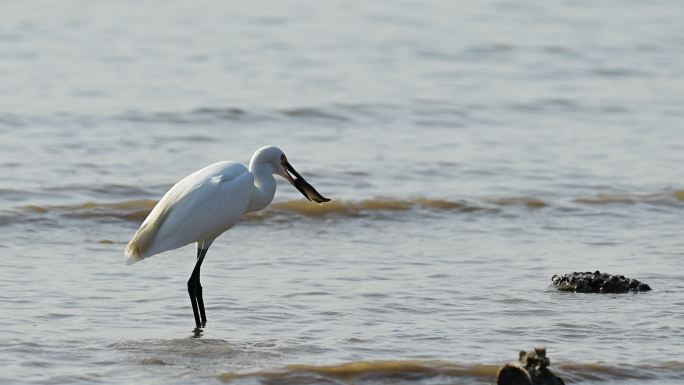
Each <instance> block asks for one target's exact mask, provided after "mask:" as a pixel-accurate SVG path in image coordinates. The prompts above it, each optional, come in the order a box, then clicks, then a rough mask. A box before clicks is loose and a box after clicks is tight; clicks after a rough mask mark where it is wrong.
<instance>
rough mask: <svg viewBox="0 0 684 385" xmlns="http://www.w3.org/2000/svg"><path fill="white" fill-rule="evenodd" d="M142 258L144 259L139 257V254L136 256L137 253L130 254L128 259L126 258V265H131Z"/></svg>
mask: <svg viewBox="0 0 684 385" xmlns="http://www.w3.org/2000/svg"><path fill="white" fill-rule="evenodd" d="M143 259H145V257H139V256H137V255H131V256H130V257H128V259H127V260H126V264H127V265H132V264H134V263H136V262H140V261H142V260H143Z"/></svg>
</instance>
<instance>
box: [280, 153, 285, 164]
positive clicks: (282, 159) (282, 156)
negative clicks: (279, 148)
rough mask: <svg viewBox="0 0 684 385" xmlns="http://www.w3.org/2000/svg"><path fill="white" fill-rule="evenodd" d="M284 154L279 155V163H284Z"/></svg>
mask: <svg viewBox="0 0 684 385" xmlns="http://www.w3.org/2000/svg"><path fill="white" fill-rule="evenodd" d="M285 160H286V159H285V154H283V155H281V156H280V163H285Z"/></svg>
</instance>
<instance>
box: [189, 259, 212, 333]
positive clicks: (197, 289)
mask: <svg viewBox="0 0 684 385" xmlns="http://www.w3.org/2000/svg"><path fill="white" fill-rule="evenodd" d="M206 254H207V249H202V248H199V247H198V248H197V263H195V268H194V269H193V270H192V275H190V279H189V280H188V294H189V295H190V303H191V304H192V314H193V315H194V316H195V325H197V327H200V326H202V325H204V324H206V322H207V316H206V315H205V314H204V300H203V299H202V286H201V285H200V267H201V266H202V261H204V256H205V255H206ZM198 310H199V311H198ZM200 312H201V315H202V320H201V321H202V322H201V323H200Z"/></svg>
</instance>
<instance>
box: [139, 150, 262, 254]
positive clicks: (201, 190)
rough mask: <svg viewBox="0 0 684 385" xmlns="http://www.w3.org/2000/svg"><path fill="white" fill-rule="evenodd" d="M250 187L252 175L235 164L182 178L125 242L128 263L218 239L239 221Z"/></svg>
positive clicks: (211, 167) (231, 163)
mask: <svg viewBox="0 0 684 385" xmlns="http://www.w3.org/2000/svg"><path fill="white" fill-rule="evenodd" d="M253 186H254V181H253V178H252V174H251V173H250V172H249V171H248V170H247V168H245V167H244V166H243V165H241V164H239V163H234V162H220V163H216V164H213V165H211V166H208V167H206V168H204V169H202V170H199V171H197V172H195V173H193V174H190V175H188V176H187V177H185V178H183V180H181V181H180V182H178V183H176V184H175V185H174V186H173V187H172V188H171V189H170V190H169V191H168V192H167V193H166V194H165V195H164V197H163V198H162V199H161V200H160V201H159V203H157V205H156V206H155V207H154V209H153V210H152V212H151V213H150V215H148V217H147V218H146V219H145V221H144V222H143V224H142V225H141V226H140V229H138V231H137V232H136V234H135V235H134V236H133V238H132V239H131V241H130V242H129V243H128V246H127V247H126V255H128V256H129V257H130V258H129V263H135V262H137V261H139V260H141V259H142V258H145V257H149V256H151V255H154V254H157V253H160V252H162V251H166V250H171V249H174V248H178V247H181V246H184V245H187V244H188V243H192V242H196V241H197V240H202V239H205V238H209V237H212V236H213V237H216V236H218V235H219V234H221V233H222V232H223V231H225V230H227V229H229V228H230V227H232V226H233V225H234V224H235V223H237V221H238V220H239V219H240V217H241V216H242V214H243V213H244V210H245V208H246V207H247V204H248V203H249V199H250V197H251V194H252V189H253Z"/></svg>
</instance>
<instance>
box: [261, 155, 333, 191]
mask: <svg viewBox="0 0 684 385" xmlns="http://www.w3.org/2000/svg"><path fill="white" fill-rule="evenodd" d="M257 163H261V164H268V165H269V166H271V167H272V168H273V173H274V174H278V175H280V176H282V177H283V178H285V179H287V180H288V181H289V182H290V183H292V185H293V186H295V188H297V190H299V192H301V193H302V195H304V197H306V199H308V200H310V201H312V202H316V203H324V202H329V201H330V199H328V198H326V197H324V196H323V195H321V194H320V193H319V192H318V191H316V189H315V188H313V186H311V185H310V184H309V183H307V182H306V180H304V178H303V177H302V176H301V175H299V173H298V172H297V170H295V169H294V167H292V165H291V164H290V162H288V160H287V157H286V156H285V153H284V152H283V150H281V149H279V148H278V147H276V146H266V147H262V148H260V149H259V150H257V152H255V153H254V157H252V161H251V163H250V166H249V169H250V170H253V169H254V168H253V166H256V164H257Z"/></svg>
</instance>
